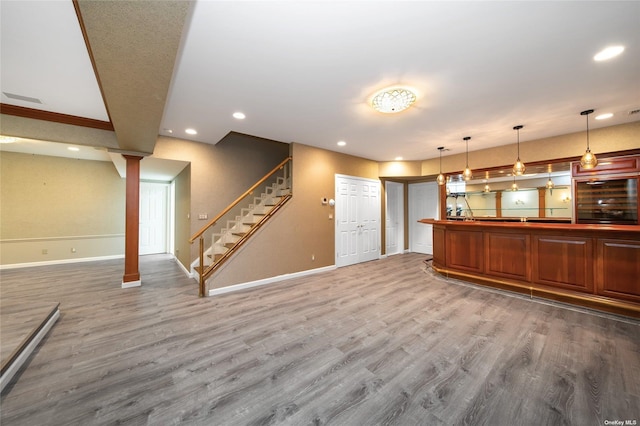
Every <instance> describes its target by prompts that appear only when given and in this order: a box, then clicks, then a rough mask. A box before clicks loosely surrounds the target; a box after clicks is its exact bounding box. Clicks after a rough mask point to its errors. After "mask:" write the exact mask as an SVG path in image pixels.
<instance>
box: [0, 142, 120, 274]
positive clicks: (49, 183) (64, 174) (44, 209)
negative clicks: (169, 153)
mask: <svg viewBox="0 0 640 426" xmlns="http://www.w3.org/2000/svg"><path fill="white" fill-rule="evenodd" d="M0 178H1V179H0V200H1V201H0V250H1V252H0V264H3V265H6V264H15V263H31V262H48V261H55V260H61V259H79V258H88V257H101V256H114V255H121V254H122V253H123V250H124V212H125V210H124V201H125V181H124V180H123V179H121V178H120V176H119V175H118V173H117V171H116V169H115V167H114V166H113V164H112V163H110V162H104V161H88V160H76V159H69V158H60V157H49V156H41V155H31V154H21V153H14V152H2V153H1V154H0ZM72 249H75V252H72ZM43 250H44V251H46V254H43Z"/></svg>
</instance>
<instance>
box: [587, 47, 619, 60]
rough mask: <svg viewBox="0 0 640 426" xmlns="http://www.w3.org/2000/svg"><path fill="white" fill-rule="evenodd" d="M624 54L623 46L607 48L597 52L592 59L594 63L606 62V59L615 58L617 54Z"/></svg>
mask: <svg viewBox="0 0 640 426" xmlns="http://www.w3.org/2000/svg"><path fill="white" fill-rule="evenodd" d="M622 52H624V46H609V47H607V48H606V49H603V50H601V51H600V52H598V53H597V54H596V55H595V56H594V57H593V60H594V61H606V60H607V59H611V58H615V57H616V56H618V55H619V54H621V53H622Z"/></svg>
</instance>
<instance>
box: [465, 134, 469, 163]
mask: <svg viewBox="0 0 640 426" xmlns="http://www.w3.org/2000/svg"><path fill="white" fill-rule="evenodd" d="M465 142H466V143H467V168H469V138H465Z"/></svg>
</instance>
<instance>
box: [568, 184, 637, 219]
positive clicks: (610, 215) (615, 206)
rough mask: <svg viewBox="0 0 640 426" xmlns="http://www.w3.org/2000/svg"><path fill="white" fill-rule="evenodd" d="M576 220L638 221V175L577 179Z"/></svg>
mask: <svg viewBox="0 0 640 426" xmlns="http://www.w3.org/2000/svg"><path fill="white" fill-rule="evenodd" d="M575 189H576V195H575V196H576V213H575V214H576V223H602V224H619V225H637V224H638V177H637V176H636V177H616V178H613V179H597V178H592V179H589V180H584V181H576V186H575Z"/></svg>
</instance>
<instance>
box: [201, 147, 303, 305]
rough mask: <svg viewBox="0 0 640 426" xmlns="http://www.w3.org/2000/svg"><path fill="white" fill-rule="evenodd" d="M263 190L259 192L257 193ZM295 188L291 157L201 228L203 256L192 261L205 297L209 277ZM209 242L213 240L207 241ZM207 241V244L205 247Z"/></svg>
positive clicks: (264, 222) (277, 208)
mask: <svg viewBox="0 0 640 426" xmlns="http://www.w3.org/2000/svg"><path fill="white" fill-rule="evenodd" d="M256 193H259V194H260V195H259V196H256V195H255V194H256ZM291 196H292V191H291V157H289V158H287V159H286V160H284V161H283V162H282V163H280V164H279V165H278V166H277V167H276V168H275V169H273V170H272V171H271V172H270V173H268V174H267V175H265V176H264V177H263V178H262V179H261V180H259V181H258V182H256V183H255V184H254V185H253V186H252V187H251V188H249V189H248V190H247V191H246V192H245V193H244V194H243V195H242V196H240V197H239V198H238V199H237V200H236V201H234V202H233V203H232V204H230V205H229V206H228V207H227V208H226V209H224V210H223V211H222V212H221V213H220V214H218V215H217V216H216V217H215V218H214V219H212V220H211V221H210V222H209V223H208V224H207V225H205V226H204V227H203V228H202V229H201V230H200V231H198V232H197V233H196V234H195V235H194V236H193V237H191V240H190V242H191V243H193V242H195V240H196V239H199V241H200V256H199V257H198V259H196V260H195V261H194V262H193V263H192V264H191V269H192V273H194V274H196V275H197V276H199V284H200V291H199V295H200V296H201V297H202V296H204V293H205V287H206V282H207V280H208V279H209V278H210V277H211V276H212V275H213V274H214V272H215V271H216V270H217V269H218V268H219V267H220V266H222V264H224V263H225V262H226V261H227V260H229V259H230V258H231V257H232V256H233V255H234V254H235V253H236V252H237V251H238V249H239V248H240V247H241V246H242V245H243V244H245V243H246V242H247V241H248V240H249V238H250V237H251V236H252V235H253V234H255V233H256V232H257V230H258V229H260V228H261V227H262V226H264V225H265V224H266V222H267V221H268V220H269V219H270V218H271V217H272V216H273V215H274V214H275V213H276V212H277V211H278V210H279V209H280V208H281V207H282V206H283V205H284V204H285V203H286V202H287V201H289V199H290V198H291ZM205 242H209V243H208V244H206V243H205ZM205 245H206V247H205Z"/></svg>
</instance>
